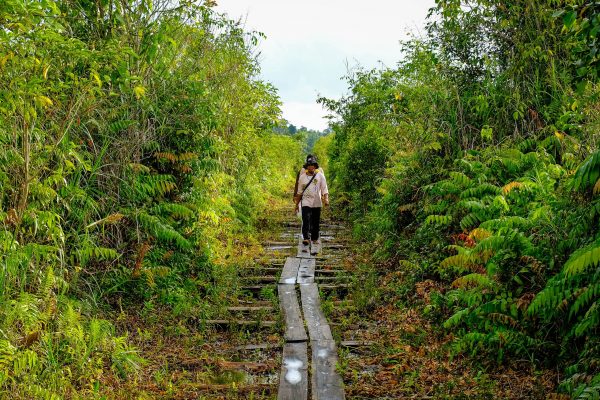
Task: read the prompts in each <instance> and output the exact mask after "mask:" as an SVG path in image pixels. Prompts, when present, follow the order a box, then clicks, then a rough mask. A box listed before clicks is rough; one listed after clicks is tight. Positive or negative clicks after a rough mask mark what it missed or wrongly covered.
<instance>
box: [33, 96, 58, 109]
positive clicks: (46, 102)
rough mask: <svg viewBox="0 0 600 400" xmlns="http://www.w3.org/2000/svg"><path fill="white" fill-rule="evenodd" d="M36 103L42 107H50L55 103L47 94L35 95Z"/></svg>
mask: <svg viewBox="0 0 600 400" xmlns="http://www.w3.org/2000/svg"><path fill="white" fill-rule="evenodd" d="M35 104H37V105H38V106H40V107H50V106H51V105H53V104H54V103H52V100H50V98H49V97H47V96H42V95H37V96H35Z"/></svg>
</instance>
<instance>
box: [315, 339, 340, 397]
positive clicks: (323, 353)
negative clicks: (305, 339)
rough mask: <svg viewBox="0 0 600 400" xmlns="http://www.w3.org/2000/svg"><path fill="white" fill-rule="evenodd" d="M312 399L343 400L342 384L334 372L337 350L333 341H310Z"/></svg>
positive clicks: (338, 375)
mask: <svg viewBox="0 0 600 400" xmlns="http://www.w3.org/2000/svg"><path fill="white" fill-rule="evenodd" d="M310 345H311V347H312V370H311V374H312V395H313V399H316V400H325V399H328V400H329V399H336V400H337V399H345V398H346V397H345V394H344V382H343V381H342V377H341V376H340V374H338V373H337V371H336V365H337V361H338V357H337V348H336V346H335V341H333V340H319V341H311V343H310Z"/></svg>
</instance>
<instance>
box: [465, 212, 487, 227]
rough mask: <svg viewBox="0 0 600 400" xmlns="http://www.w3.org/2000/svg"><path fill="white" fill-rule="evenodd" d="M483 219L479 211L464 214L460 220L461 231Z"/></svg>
mask: <svg viewBox="0 0 600 400" xmlns="http://www.w3.org/2000/svg"><path fill="white" fill-rule="evenodd" d="M483 220H485V217H484V216H482V215H481V214H480V213H477V212H472V213H470V214H467V215H465V216H464V217H463V218H462V219H461V220H460V227H461V229H462V230H463V231H467V230H469V229H471V228H472V227H474V226H477V225H479V224H480V223H481V221H483Z"/></svg>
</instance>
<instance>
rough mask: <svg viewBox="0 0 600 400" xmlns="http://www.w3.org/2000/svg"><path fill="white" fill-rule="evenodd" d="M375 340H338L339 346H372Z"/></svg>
mask: <svg viewBox="0 0 600 400" xmlns="http://www.w3.org/2000/svg"><path fill="white" fill-rule="evenodd" d="M374 344H375V342H373V341H370V340H342V341H341V342H340V346H343V347H362V346H372V345H374Z"/></svg>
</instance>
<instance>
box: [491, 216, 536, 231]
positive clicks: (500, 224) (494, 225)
mask: <svg viewBox="0 0 600 400" xmlns="http://www.w3.org/2000/svg"><path fill="white" fill-rule="evenodd" d="M531 226H532V222H531V221H529V220H528V219H527V218H523V217H519V216H516V215H514V216H508V217H500V218H496V219H490V220H488V221H485V222H482V223H481V225H480V226H479V227H480V228H484V229H489V230H494V231H496V230H499V229H500V228H511V229H520V230H523V231H525V230H528V229H530V228H531Z"/></svg>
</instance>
